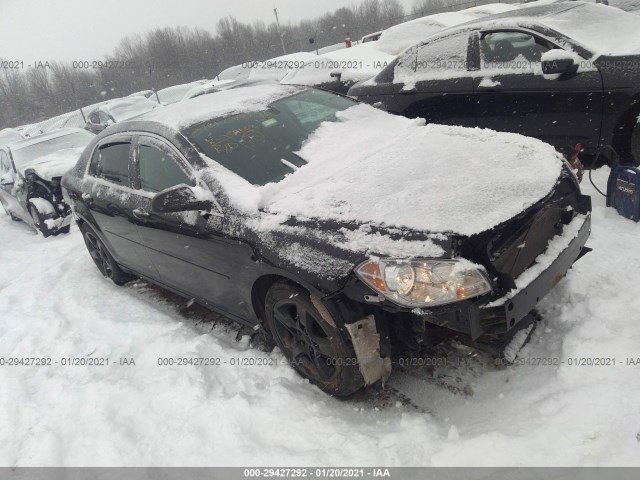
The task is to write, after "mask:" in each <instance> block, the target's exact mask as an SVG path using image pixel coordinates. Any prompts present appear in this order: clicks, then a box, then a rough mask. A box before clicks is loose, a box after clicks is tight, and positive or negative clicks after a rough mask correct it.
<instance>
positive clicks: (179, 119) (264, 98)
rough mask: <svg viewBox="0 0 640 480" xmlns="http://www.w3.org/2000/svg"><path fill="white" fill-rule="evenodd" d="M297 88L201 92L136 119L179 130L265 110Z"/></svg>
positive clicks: (255, 87)
mask: <svg viewBox="0 0 640 480" xmlns="http://www.w3.org/2000/svg"><path fill="white" fill-rule="evenodd" d="M299 91H300V88H298V87H293V86H287V87H284V86H282V85H280V84H277V83H274V84H263V85H255V86H249V87H241V88H235V89H230V90H223V91H221V92H218V93H216V94H215V95H201V96H199V97H196V98H192V99H191V100H189V101H188V102H178V103H174V104H172V105H168V106H166V107H163V108H157V109H155V110H153V111H152V112H149V113H147V114H145V115H144V116H143V117H140V119H141V120H150V121H155V122H160V123H164V124H166V125H168V126H170V127H173V128H176V129H178V130H180V129H182V128H185V127H188V126H190V125H194V124H196V123H199V122H203V121H206V120H209V119H212V118H219V117H226V116H229V115H233V114H236V113H244V112H255V111H260V110H265V109H266V108H267V107H268V106H269V105H270V104H271V103H273V102H274V101H276V100H278V99H280V98H283V97H286V96H288V95H293V94H294V93H297V92H299Z"/></svg>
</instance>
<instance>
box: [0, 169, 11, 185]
mask: <svg viewBox="0 0 640 480" xmlns="http://www.w3.org/2000/svg"><path fill="white" fill-rule="evenodd" d="M14 183H15V177H14V176H13V172H7V173H5V174H4V175H2V176H1V177H0V185H2V186H3V187H10V186H11V185H13V184H14Z"/></svg>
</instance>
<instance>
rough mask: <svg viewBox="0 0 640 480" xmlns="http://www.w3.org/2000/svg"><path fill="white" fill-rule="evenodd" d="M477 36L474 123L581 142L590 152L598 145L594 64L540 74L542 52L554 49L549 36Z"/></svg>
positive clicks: (561, 142) (560, 142)
mask: <svg viewBox="0 0 640 480" xmlns="http://www.w3.org/2000/svg"><path fill="white" fill-rule="evenodd" d="M479 36H480V38H479V42H478V44H479V47H476V48H479V52H476V53H477V54H479V55H480V70H479V71H478V72H476V75H477V77H476V78H475V79H474V90H475V98H476V100H477V102H476V105H475V109H476V111H475V117H476V118H477V124H478V126H481V127H486V128H491V129H494V130H498V131H503V132H514V133H520V134H522V135H527V136H530V137H534V138H539V139H540V140H543V141H545V142H547V143H550V144H551V145H554V146H555V147H556V148H565V147H568V146H574V145H575V144H577V143H580V144H582V146H583V147H584V148H585V150H586V151H587V152H589V153H592V152H594V151H595V150H596V149H597V147H598V144H599V138H600V127H601V117H602V105H603V89H602V80H601V77H600V73H599V72H598V71H597V70H596V69H594V68H591V69H587V68H584V67H585V66H586V65H588V62H586V61H585V62H580V63H581V65H580V67H581V68H580V69H579V70H578V72H577V73H575V74H572V75H563V76H559V75H543V73H542V64H541V61H540V59H541V56H542V55H543V54H544V53H545V52H546V51H548V50H550V49H553V48H558V47H556V46H555V45H553V44H552V43H551V42H549V41H548V40H546V39H544V38H542V37H540V36H538V35H537V34H534V33H532V32H528V31H525V30H501V31H487V32H483V33H480V34H479ZM576 57H577V55H576ZM577 58H579V57H577ZM578 61H579V60H578Z"/></svg>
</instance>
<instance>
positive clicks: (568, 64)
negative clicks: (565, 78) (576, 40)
mask: <svg viewBox="0 0 640 480" xmlns="http://www.w3.org/2000/svg"><path fill="white" fill-rule="evenodd" d="M540 60H541V61H542V73H544V74H545V75H553V74H560V75H562V74H567V73H568V74H572V73H576V72H577V71H578V64H577V63H576V62H575V57H574V55H573V54H571V53H569V52H565V51H564V50H560V49H558V48H556V49H553V50H549V51H548V52H546V53H544V54H543V55H542V58H541V59H540Z"/></svg>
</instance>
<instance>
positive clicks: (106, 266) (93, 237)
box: [80, 223, 134, 286]
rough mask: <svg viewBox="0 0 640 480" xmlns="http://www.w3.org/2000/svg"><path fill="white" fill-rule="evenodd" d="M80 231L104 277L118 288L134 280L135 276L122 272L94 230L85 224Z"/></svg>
mask: <svg viewBox="0 0 640 480" xmlns="http://www.w3.org/2000/svg"><path fill="white" fill-rule="evenodd" d="M80 231H81V232H82V237H83V238H84V244H85V245H86V247H87V250H88V251H89V255H91V258H92V260H93V263H95V264H96V267H98V270H99V271H100V273H102V275H103V276H105V277H107V278H109V279H110V280H111V281H112V282H113V283H115V284H116V285H118V286H121V285H124V284H125V283H127V282H129V281H131V280H133V279H134V277H133V276H131V275H128V274H126V273H124V272H123V271H122V269H121V268H120V266H119V265H118V264H117V263H116V261H115V260H114V259H113V257H112V256H111V254H110V253H109V251H108V250H107V248H106V247H105V246H104V243H102V240H100V237H98V235H97V234H96V232H95V230H93V228H91V227H90V226H89V225H88V224H86V223H85V224H84V225H82V228H81V229H80Z"/></svg>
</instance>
